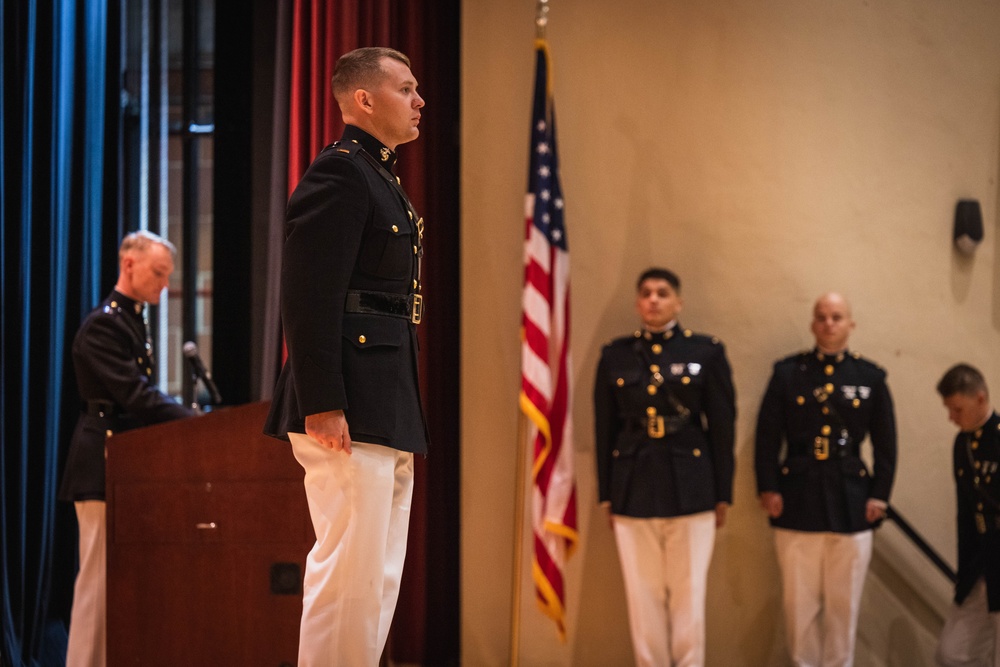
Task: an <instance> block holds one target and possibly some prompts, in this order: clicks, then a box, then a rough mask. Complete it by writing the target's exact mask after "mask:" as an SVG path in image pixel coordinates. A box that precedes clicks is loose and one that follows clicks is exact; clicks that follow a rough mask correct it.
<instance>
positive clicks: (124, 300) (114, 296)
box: [109, 289, 144, 315]
mask: <svg viewBox="0 0 1000 667" xmlns="http://www.w3.org/2000/svg"><path fill="white" fill-rule="evenodd" d="M109 298H110V299H111V300H112V301H113V302H115V303H117V304H118V305H119V306H121V309H122V310H123V311H124V312H126V313H134V314H135V315H141V314H142V306H143V305H144V304H143V303H142V302H141V301H136V300H135V299H133V298H132V297H130V296H125V295H124V294H122V293H121V292H119V291H118V290H116V289H113V290H111V296H110V297H109Z"/></svg>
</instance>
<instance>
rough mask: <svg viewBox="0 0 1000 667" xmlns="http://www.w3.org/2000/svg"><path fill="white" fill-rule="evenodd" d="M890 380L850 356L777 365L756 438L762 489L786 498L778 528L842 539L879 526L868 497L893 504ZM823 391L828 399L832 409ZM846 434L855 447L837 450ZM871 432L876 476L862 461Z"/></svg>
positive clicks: (807, 355)
mask: <svg viewBox="0 0 1000 667" xmlns="http://www.w3.org/2000/svg"><path fill="white" fill-rule="evenodd" d="M885 378H886V374H885V371H884V370H882V369H881V368H879V367H878V366H877V365H876V364H874V363H872V362H871V361H868V360H867V359H864V358H862V357H860V356H859V355H856V354H850V353H846V352H844V353H841V354H839V355H829V356H827V355H823V354H820V353H818V352H817V351H816V350H813V351H807V352H802V353H799V354H795V355H792V356H790V357H787V358H785V359H782V360H781V361H779V362H777V363H776V364H775V365H774V374H773V375H772V376H771V381H770V383H769V384H768V387H767V391H766V393H765V394H764V400H763V402H762V403H761V406H760V414H759V416H758V418H757V437H756V471H757V490H758V492H759V493H763V492H765V491H777V492H780V493H781V494H782V497H783V500H784V511H783V513H782V515H781V516H780V517H778V518H777V519H771V524H772V525H773V526H775V527H778V528H789V529H792V530H802V531H828V532H835V533H854V532H857V531H860V530H866V529H868V528H871V527H872V526H871V524H869V523H868V521H867V520H866V519H865V506H866V505H867V502H868V499H869V498H876V499H880V500H884V501H886V502H888V500H889V493H890V491H891V490H892V481H893V477H894V475H895V470H896V421H895V417H894V416H893V409H892V396H891V395H890V393H889V388H888V386H887V385H886V382H885ZM817 388H822V389H823V390H824V391H825V392H827V393H828V399H827V403H826V404H824V403H821V401H820V400H818V399H817V396H816V390H817ZM824 408H826V411H825V412H824ZM845 429H846V431H847V433H848V435H849V441H848V442H847V444H846V446H842V445H838V444H837V440H838V439H839V437H840V433H841V431H843V430H845ZM869 434H870V435H871V443H872V454H873V466H874V469H873V470H871V471H869V470H868V468H867V467H866V466H865V464H864V462H863V461H862V460H861V458H860V457H859V448H860V445H861V442H862V441H863V440H864V439H865V436H866V435H869ZM817 438H827V444H826V446H825V448H826V456H827V458H825V459H821V458H818V457H817V449H818V448H817ZM820 456H822V454H821V455H820Z"/></svg>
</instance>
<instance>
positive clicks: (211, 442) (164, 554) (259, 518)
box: [107, 403, 315, 667]
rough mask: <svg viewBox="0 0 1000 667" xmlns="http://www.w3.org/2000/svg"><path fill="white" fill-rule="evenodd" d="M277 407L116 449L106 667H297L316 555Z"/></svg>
mask: <svg viewBox="0 0 1000 667" xmlns="http://www.w3.org/2000/svg"><path fill="white" fill-rule="evenodd" d="M267 409H268V404H267V403H255V404H251V405H245V406H242V407H236V408H223V409H219V410H216V411H214V412H212V413H209V414H207V415H205V416H203V417H197V418H192V419H184V420H180V421H174V422H168V423H165V424H158V425H156V426H150V427H147V428H142V429H138V430H135V431H129V432H126V433H121V434H118V435H114V436H112V437H111V438H109V439H108V446H107V452H108V459H107V517H108V664H109V665H110V667H119V666H120V665H141V666H142V667H150V666H154V665H169V666H170V667H176V666H177V665H185V667H193V666H197V665H206V666H209V665H210V666H212V667H226V666H228V665H240V666H244V665H260V666H262V667H279V666H284V665H288V666H291V665H294V664H295V663H296V656H297V653H298V637H299V617H300V614H301V612H302V573H303V572H304V568H305V558H306V554H307V553H308V552H309V549H310V548H311V546H312V544H313V542H314V541H315V538H314V535H313V530H312V525H311V524H310V521H309V511H308V508H307V505H306V497H305V491H304V490H303V488H302V477H303V471H302V468H301V467H299V465H298V463H296V461H295V458H294V457H293V456H292V451H291V448H290V447H289V446H288V444H283V443H281V442H280V441H278V440H274V439H272V438H268V437H266V436H265V435H263V434H262V433H261V427H262V425H263V423H264V417H265V416H266V414H267Z"/></svg>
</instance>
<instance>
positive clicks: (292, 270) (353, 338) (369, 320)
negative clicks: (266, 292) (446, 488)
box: [264, 125, 428, 453]
mask: <svg viewBox="0 0 1000 667" xmlns="http://www.w3.org/2000/svg"><path fill="white" fill-rule="evenodd" d="M362 151H367V153H368V154H369V156H371V157H373V158H375V160H376V161H377V162H378V163H379V164H380V165H381V166H382V167H383V168H384V171H385V173H382V170H380V169H379V168H378V167H376V166H375V165H373V164H371V162H370V161H369V160H368V159H367V158H366V157H365V156H364V155H362ZM395 160H396V154H395V153H393V152H392V151H390V150H389V149H388V148H386V147H385V146H384V145H383V144H382V143H381V142H379V141H378V140H377V139H375V138H374V137H372V136H371V135H369V134H368V133H366V132H364V131H362V130H360V129H358V128H356V127H353V126H350V125H348V126H347V128H346V129H345V130H344V135H343V137H342V138H341V140H340V141H338V142H337V143H336V144H333V145H332V146H328V147H327V148H325V149H324V150H323V151H322V152H321V153H320V154H319V155H318V156H317V157H316V159H315V160H314V161H313V163H312V165H310V167H309V169H307V170H306V173H305V175H304V176H303V177H302V180H301V181H300V182H299V184H298V186H297V187H296V188H295V191H294V192H293V193H292V196H291V198H290V199H289V202H288V210H287V213H286V226H285V246H284V250H283V255H282V269H281V323H282V326H283V330H284V331H283V333H284V335H285V343H286V345H287V348H288V360H287V362H286V363H285V366H284V368H282V370H281V375H280V376H279V377H278V383H277V386H276V387H275V391H274V398H273V399H272V403H271V411H270V413H269V415H268V417H267V421H266V422H265V425H264V433H266V434H267V435H270V436H273V437H276V438H282V439H287V438H288V432H289V431H291V432H294V433H304V432H305V418H306V416H307V415H311V414H316V413H320V412H327V411H330V410H344V411H345V416H346V418H347V425H348V428H349V429H350V434H351V439H352V440H356V441H360V442H370V443H374V444H379V445H386V446H389V447H393V448H395V449H399V450H403V451H408V452H416V453H425V452H426V451H427V442H428V438H427V433H426V427H425V423H424V417H423V412H422V409H421V405H420V395H419V390H418V383H417V336H416V325H415V324H413V323H411V322H410V321H408V320H406V319H402V318H397V317H389V316H385V315H379V314H362V313H345V312H344V309H345V302H346V299H347V293H348V290H364V291H371V292H383V293H394V294H399V295H403V296H406V295H409V294H413V293H414V292H415V291H416V290H418V289H419V284H418V280H419V278H418V276H417V272H418V268H417V267H418V260H419V253H420V252H421V251H420V230H419V229H418V224H417V223H418V219H414V218H413V216H412V215H411V214H410V211H409V210H408V207H407V205H406V203H405V202H404V200H403V197H402V195H401V194H400V193H399V192H397V191H396V189H395V188H394V187H393V186H392V185H391V184H390V183H389V182H388V181H387V180H386V175H388V174H390V173H391V170H392V167H393V165H394V164H395ZM392 178H395V177H392Z"/></svg>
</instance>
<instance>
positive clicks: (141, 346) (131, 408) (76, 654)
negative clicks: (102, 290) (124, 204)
mask: <svg viewBox="0 0 1000 667" xmlns="http://www.w3.org/2000/svg"><path fill="white" fill-rule="evenodd" d="M176 253H177V251H176V249H175V248H174V246H173V244H171V243H170V242H169V241H167V240H165V239H162V238H160V237H159V236H157V235H156V234H152V233H150V232H145V231H140V232H133V233H131V234H129V235H127V236H126V237H125V238H124V240H122V243H121V247H120V249H119V251H118V263H119V274H118V282H117V283H116V284H115V288H114V290H112V292H111V294H109V295H108V297H107V298H106V299H105V300H104V301H103V302H102V303H101V304H100V305H99V306H98V307H97V308H96V309H95V310H93V311H92V312H91V313H90V314H89V315H88V316H87V317H86V318H85V319H84V321H83V323H82V324H81V325H80V329H79V331H77V333H76V336H75V337H74V339H73V367H74V369H75V371H76V383H77V388H78V389H79V392H80V398H81V399H82V405H81V413H80V417H79V419H78V420H77V424H76V430H75V431H74V432H73V440H72V442H71V444H70V450H69V455H68V457H67V460H66V468H65V471H64V472H63V479H62V485H61V487H60V489H59V498H60V499H61V500H67V501H72V502H73V504H74V506H75V508H76V516H77V523H78V525H79V543H80V571H79V574H77V577H76V585H75V587H74V590H73V611H72V614H71V617H70V626H69V648H68V651H67V656H66V664H67V666H68V667H103V665H105V664H106V662H107V645H106V644H107V641H106V637H107V625H106V619H107V606H106V605H107V596H106V590H107V566H106V558H107V551H106V547H107V522H106V517H105V479H104V460H105V439H106V437H107V436H108V435H111V434H112V433H120V432H122V431H128V430H130V429H134V428H138V427H140V426H145V425H147V424H156V423H159V422H164V421H169V420H172V419H180V418H182V417H190V416H193V415H194V414H195V412H194V411H193V410H191V409H190V408H187V407H185V406H183V405H180V404H179V403H177V402H176V401H174V399H173V398H171V397H170V396H167V395H166V394H164V393H163V392H161V391H160V390H159V389H158V388H157V386H156V374H155V366H154V359H155V356H154V355H153V346H152V341H151V340H150V338H149V336H148V334H147V331H146V325H145V321H144V318H143V306H144V305H145V304H146V303H152V304H157V303H159V302H160V294H161V293H162V291H163V290H164V289H165V288H166V287H167V281H168V280H169V278H170V274H171V273H173V270H174V256H175V255H176Z"/></svg>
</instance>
